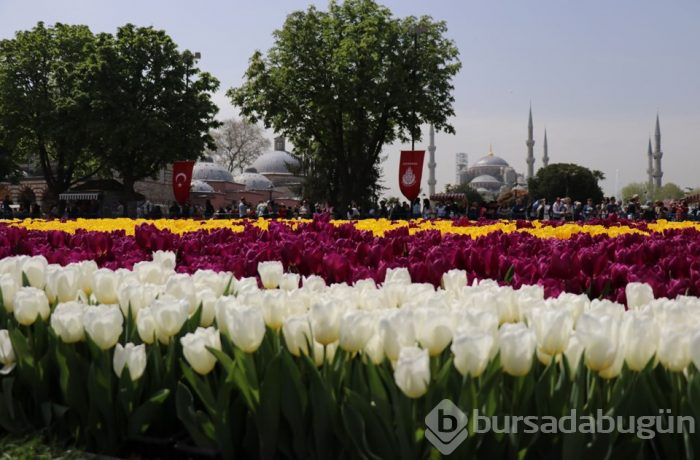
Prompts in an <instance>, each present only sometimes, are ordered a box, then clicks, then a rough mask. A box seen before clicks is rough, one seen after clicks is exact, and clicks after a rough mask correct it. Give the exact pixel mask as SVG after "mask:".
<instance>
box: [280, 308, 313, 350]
mask: <svg viewBox="0 0 700 460" xmlns="http://www.w3.org/2000/svg"><path fill="white" fill-rule="evenodd" d="M282 334H283V335H284V343H285V344H286V345H287V349H288V350H289V352H290V353H291V354H293V355H294V356H301V354H302V353H303V354H308V353H309V343H313V342H314V338H313V334H312V333H311V321H310V320H309V317H308V316H307V315H295V316H290V317H288V318H287V319H285V320H284V325H283V326H282Z"/></svg>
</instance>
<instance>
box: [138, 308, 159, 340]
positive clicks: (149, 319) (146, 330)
mask: <svg viewBox="0 0 700 460" xmlns="http://www.w3.org/2000/svg"><path fill="white" fill-rule="evenodd" d="M136 329H137V330H138V333H139V337H141V340H142V341H143V342H144V343H147V344H149V345H150V344H152V343H153V342H155V339H156V337H157V336H158V325H157V324H156V319H155V317H154V316H153V312H152V310H151V309H150V308H149V307H146V308H142V309H140V310H138V311H137V312H136Z"/></svg>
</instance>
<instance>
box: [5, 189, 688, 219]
mask: <svg viewBox="0 0 700 460" xmlns="http://www.w3.org/2000/svg"><path fill="white" fill-rule="evenodd" d="M120 206H121V205H120ZM95 208H96V205H95V204H94V203H91V202H88V201H85V202H76V203H67V204H65V206H64V207H63V213H62V214H61V213H59V212H58V210H57V207H56V206H53V207H52V208H51V210H50V211H48V212H47V213H42V212H41V209H40V207H39V205H38V204H37V203H29V202H27V203H19V204H15V203H13V202H12V200H11V199H10V197H9V196H6V197H5V199H4V200H3V201H2V214H1V217H2V218H4V219H12V218H18V219H23V218H29V217H32V218H38V217H48V218H74V217H101V216H100V215H99V212H96V211H95ZM97 208H98V207H97ZM122 212H123V209H117V210H116V211H115V215H116V216H121V215H123V214H122ZM324 213H328V214H330V215H332V216H333V217H334V218H336V219H365V218H386V219H392V220H401V219H416V218H423V219H449V218H457V217H466V218H468V219H470V220H478V219H529V220H534V219H539V220H562V221H587V220H590V219H605V218H607V217H610V216H617V217H620V218H627V219H632V220H657V219H666V220H671V221H680V220H700V208H699V207H698V205H697V204H694V205H689V203H687V201H686V200H685V199H680V200H670V201H669V200H667V201H655V202H651V201H646V202H644V203H642V202H641V201H640V199H639V196H638V195H634V196H633V197H632V198H631V199H629V200H627V201H626V202H623V201H621V200H616V199H615V198H613V197H609V198H604V199H603V201H602V202H600V203H594V202H593V200H592V199H590V198H589V199H588V200H586V202H585V203H584V202H580V201H574V200H572V199H571V198H569V197H557V198H556V199H555V200H554V201H553V202H551V203H549V202H548V201H547V199H546V198H540V199H536V200H532V201H528V200H525V199H523V198H520V199H518V200H516V201H515V202H514V203H513V202H510V203H507V202H506V203H498V202H496V201H491V202H486V201H484V202H476V201H474V202H471V203H468V204H467V203H466V201H454V200H453V201H449V200H448V201H435V202H431V201H430V200H429V199H427V198H423V199H422V200H421V199H416V200H415V201H414V202H413V203H408V202H406V201H404V202H401V201H399V200H396V199H394V200H380V201H379V202H377V203H376V204H375V205H374V206H369V207H368V208H366V209H363V208H362V207H361V206H360V205H358V204H357V203H355V202H353V203H351V204H350V205H349V206H347V207H345V208H334V207H332V206H330V205H329V204H327V203H311V202H309V201H307V200H302V201H300V202H299V203H298V204H297V205H296V206H287V205H285V204H283V203H278V202H276V201H274V200H269V201H261V202H260V203H257V204H252V203H249V202H247V201H246V199H245V198H242V199H241V200H240V201H238V202H233V203H231V205H229V206H226V207H223V206H222V207H219V209H216V208H215V207H214V206H213V205H212V204H211V202H210V201H209V200H206V202H205V203H204V205H199V204H192V203H189V202H188V203H185V204H183V205H179V204H178V203H176V202H173V203H172V205H171V206H170V207H169V208H167V209H166V208H165V206H160V205H157V204H152V203H150V202H148V201H146V202H143V203H140V204H139V205H138V206H137V208H136V216H137V217H142V218H149V219H160V218H164V217H168V218H174V219H177V218H204V219H212V218H219V219H231V218H252V219H255V218H260V217H262V218H281V219H285V218H287V219H294V218H311V217H312V216H313V215H314V214H324Z"/></svg>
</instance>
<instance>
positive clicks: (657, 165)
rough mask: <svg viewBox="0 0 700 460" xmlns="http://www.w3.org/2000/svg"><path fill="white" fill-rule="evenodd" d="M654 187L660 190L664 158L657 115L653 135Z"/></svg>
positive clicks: (657, 115)
mask: <svg viewBox="0 0 700 460" xmlns="http://www.w3.org/2000/svg"><path fill="white" fill-rule="evenodd" d="M654 140H655V143H654V186H655V187H657V188H661V177H662V176H663V175H664V173H663V171H661V157H662V156H664V154H663V152H662V151H661V128H659V114H658V113H657V114H656V133H655V134H654Z"/></svg>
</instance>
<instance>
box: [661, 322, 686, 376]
mask: <svg viewBox="0 0 700 460" xmlns="http://www.w3.org/2000/svg"><path fill="white" fill-rule="evenodd" d="M690 339H691V335H690V333H688V332H687V331H685V330H678V329H676V330H673V329H667V330H662V331H661V337H660V340H659V349H658V351H657V353H656V355H657V357H658V358H659V362H660V363H661V364H662V365H663V366H664V367H665V368H666V369H668V370H670V371H672V372H681V371H683V370H684V369H685V368H686V367H688V365H689V364H690V360H691V355H690Z"/></svg>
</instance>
